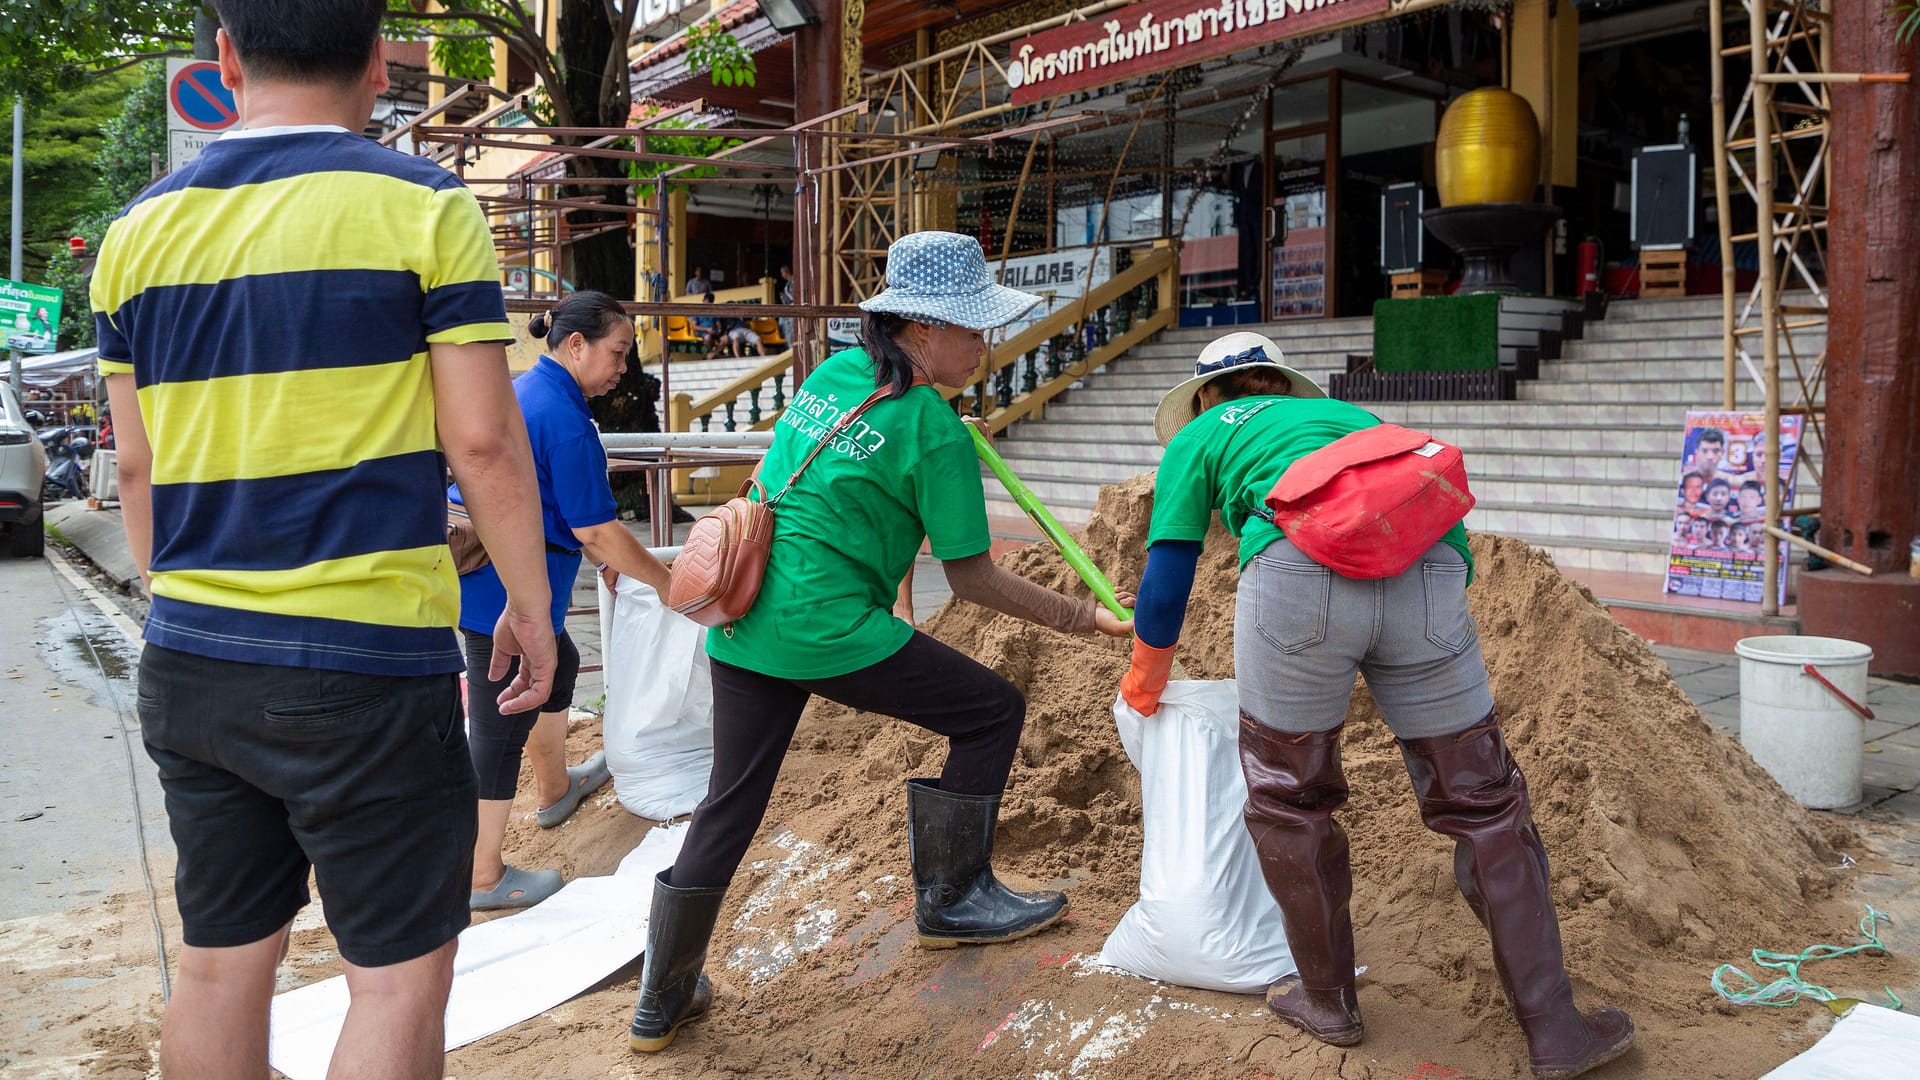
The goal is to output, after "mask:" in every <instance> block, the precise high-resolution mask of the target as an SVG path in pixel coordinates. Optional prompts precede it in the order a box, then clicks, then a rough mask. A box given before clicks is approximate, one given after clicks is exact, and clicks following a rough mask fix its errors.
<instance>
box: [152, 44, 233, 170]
mask: <svg viewBox="0 0 1920 1080" xmlns="http://www.w3.org/2000/svg"><path fill="white" fill-rule="evenodd" d="M239 122H240V108H239V106H238V105H237V104H236V103H235V102H234V100H233V91H231V90H229V89H227V88H226V87H224V86H222V85H220V65H219V64H216V63H214V62H213V61H211V60H168V61H167V168H168V169H169V170H172V169H178V168H180V167H181V166H183V165H185V164H186V163H187V162H189V161H192V160H193V159H194V156H195V155H196V154H198V153H200V148H201V147H203V146H205V145H207V144H208V143H210V142H212V141H213V140H215V139H217V138H219V137H220V133H221V132H223V131H225V130H227V129H228V128H230V127H232V126H234V125H235V124H237V123H239Z"/></svg>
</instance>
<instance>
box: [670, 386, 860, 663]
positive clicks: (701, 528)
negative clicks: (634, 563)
mask: <svg viewBox="0 0 1920 1080" xmlns="http://www.w3.org/2000/svg"><path fill="white" fill-rule="evenodd" d="M891 393H892V388H891V387H885V386H883V387H881V388H880V389H878V390H875V391H874V392H873V394H872V396H870V397H868V398H867V400H865V401H863V402H861V403H860V404H859V405H858V406H856V407H855V408H854V409H853V410H852V411H851V412H848V413H846V414H845V415H843V416H842V417H840V419H839V421H838V422H836V423H835V424H834V425H833V427H832V428H831V429H829V430H828V431H827V434H826V435H825V437H823V438H822V439H821V440H820V442H819V444H818V445H816V446H815V447H814V448H813V452H812V453H810V454H808V455H807V458H806V460H805V461H802V462H801V463H800V467H799V468H797V469H795V470H793V475H792V476H790V477H788V478H787V485H786V486H785V487H783V488H781V489H780V490H779V491H778V492H777V493H776V494H774V495H773V496H772V497H771V498H769V497H768V496H767V489H766V488H765V487H762V486H761V484H760V481H759V480H757V479H751V480H748V481H747V482H746V483H744V484H742V485H740V494H738V495H736V496H734V497H733V498H731V499H728V500H727V502H726V505H724V506H722V507H721V508H720V509H718V510H716V511H714V512H713V513H711V514H708V515H707V516H706V517H703V518H701V519H700V520H699V521H696V522H694V523H693V528H692V529H690V530H689V531H688V532H687V539H686V542H685V543H684V544H682V545H681V547H680V554H679V555H677V556H675V557H674V560H673V571H672V578H671V580H670V582H669V583H668V586H667V606H668V607H671V608H672V609H673V610H675V611H677V612H679V613H680V614H682V615H685V616H686V617H687V618H689V619H692V620H693V621H694V622H697V623H699V624H700V625H702V626H728V625H729V624H731V623H732V622H733V621H734V620H736V619H738V618H740V616H742V615H745V614H746V613H747V611H748V610H749V609H751V608H752V607H753V601H754V598H755V597H757V596H759V595H760V583H761V581H762V580H764V579H765V578H766V576H767V556H768V554H770V552H771V550H772V545H773V508H774V507H775V506H776V505H778V504H779V502H780V500H781V499H783V498H785V497H786V494H787V492H789V491H791V490H793V485H794V482H795V481H797V480H799V479H800V474H801V473H803V472H806V471H807V466H809V465H811V464H813V459H814V458H817V457H819V456H820V452H821V451H822V450H825V449H826V448H827V447H829V446H831V445H832V444H833V441H834V440H835V439H838V438H839V437H840V436H841V434H843V433H844V432H845V431H846V430H847V429H848V428H850V427H852V426H853V422H854V421H855V420H858V419H859V418H860V414H861V413H864V412H866V411H867V409H868V408H870V407H872V406H873V405H875V404H877V403H879V402H880V401H882V400H883V399H885V398H886V397H888V396H889V395H890V394H891ZM753 493H757V494H758V495H759V498H757V499H756V498H753V497H752V494H753Z"/></svg>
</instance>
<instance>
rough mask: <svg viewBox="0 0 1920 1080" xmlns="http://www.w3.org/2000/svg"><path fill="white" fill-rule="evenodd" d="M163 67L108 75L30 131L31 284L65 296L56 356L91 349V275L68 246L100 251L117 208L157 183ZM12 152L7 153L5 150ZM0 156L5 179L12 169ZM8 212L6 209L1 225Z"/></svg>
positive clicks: (0, 213)
mask: <svg viewBox="0 0 1920 1080" xmlns="http://www.w3.org/2000/svg"><path fill="white" fill-rule="evenodd" d="M166 81H167V77H166V65H165V64H162V63H159V62H157V61H153V62H149V63H147V64H146V65H144V68H143V69H141V70H134V71H128V72H119V73H115V74H113V75H108V76H103V77H100V78H97V79H95V80H93V81H92V82H90V83H87V84H85V85H83V86H81V87H80V88H79V89H77V90H75V91H72V92H70V93H69V94H67V95H65V96H63V97H61V98H58V99H55V100H52V101H49V102H46V103H44V104H43V105H42V106H41V108H39V109H38V110H36V111H35V112H34V113H33V114H32V119H31V123H30V124H29V125H28V128H27V148H26V149H27V153H26V174H27V176H26V179H27V205H26V213H25V214H24V215H23V217H24V219H25V220H24V221H23V223H22V224H23V226H24V229H23V231H24V232H25V234H26V252H25V257H24V259H23V260H22V261H23V263H24V264H25V265H24V267H23V271H24V274H25V276H26V278H27V279H28V280H30V281H34V282H37V283H40V284H45V285H51V286H53V287H55V288H57V289H59V290H60V291H61V292H62V293H63V294H64V296H65V299H64V301H63V304H62V307H61V312H60V339H59V340H60V347H61V348H66V349H79V348H85V347H87V346H89V345H92V344H93V342H94V337H93V316H92V314H91V313H90V312H89V310H88V304H87V275H86V274H84V273H82V272H81V269H80V264H79V263H78V262H77V261H76V260H75V259H74V257H73V254H72V252H71V251H70V250H69V249H68V247H67V237H69V236H82V237H85V238H86V240H87V246H88V247H89V248H90V249H97V248H98V246H99V244H100V239H101V237H102V236H104V235H105V234H106V231H107V225H108V224H109V223H110V222H112V220H113V217H114V215H115V214H117V213H119V211H120V208H121V207H123V206H125V205H126V204H127V203H128V202H130V201H132V199H133V197H134V196H135V195H137V194H139V192H140V189H142V188H144V187H146V186H147V184H148V183H150V182H151V180H152V175H153V164H152V161H153V158H152V156H153V155H154V154H159V155H161V156H162V158H163V160H164V157H165V155H166V152H167V106H166V96H165V95H166ZM7 145H9V146H10V145H11V144H10V143H8V144H7ZM10 164H11V163H10V162H7V161H6V159H5V158H4V157H0V171H4V170H5V169H6V168H8V167H10ZM6 212H7V207H6V204H5V202H4V200H0V219H4V215H5V214H6Z"/></svg>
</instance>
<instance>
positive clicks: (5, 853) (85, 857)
mask: <svg viewBox="0 0 1920 1080" xmlns="http://www.w3.org/2000/svg"><path fill="white" fill-rule="evenodd" d="M61 565H62V564H60V563H57V562H56V561H55V560H49V559H8V560H0V730H3V731H4V732H5V735H6V747H7V749H6V753H5V755H4V756H0V920H6V919H13V918H17V917H20V916H23V915H39V914H46V913H51V912H57V911H64V910H68V909H71V908H72V907H74V906H76V905H80V904H85V903H87V902H88V900H89V899H90V898H94V897H100V896H106V895H112V894H115V893H124V892H129V891H135V890H139V891H144V890H145V886H146V882H145V878H146V876H147V875H146V873H145V872H143V871H142V869H141V866H140V862H141V860H140V850H141V847H142V845H143V844H144V846H145V848H146V851H147V855H148V863H149V866H150V868H151V870H152V872H153V873H154V874H168V875H170V874H171V872H172V864H173V854H172V841H171V839H170V838H169V837H168V835H167V831H166V820H165V815H164V807H163V806H162V802H161V794H160V787H159V783H158V780H157V778H156V776H155V772H154V767H153V763H152V762H151V761H150V760H149V759H148V758H147V755H146V753H145V751H144V750H143V749H142V748H141V747H140V745H139V737H140V730H139V718H138V717H137V716H136V715H135V713H134V684H133V674H134V667H135V665H136V663H137V662H138V657H139V652H138V649H137V646H136V644H135V643H134V642H133V641H132V640H130V639H129V638H128V637H127V635H126V633H125V632H124V631H125V629H126V628H128V627H130V626H131V623H130V622H129V621H127V620H126V617H125V616H124V614H121V613H119V612H118V611H103V610H101V609H100V607H99V606H97V603H96V601H97V600H99V599H100V598H101V594H99V593H98V592H95V591H92V590H87V589H84V588H83V587H82V586H81V585H79V584H78V580H79V579H77V578H70V577H68V576H66V575H64V574H62V573H61V572H60V567H61ZM116 616H118V617H116ZM136 823H137V824H136Z"/></svg>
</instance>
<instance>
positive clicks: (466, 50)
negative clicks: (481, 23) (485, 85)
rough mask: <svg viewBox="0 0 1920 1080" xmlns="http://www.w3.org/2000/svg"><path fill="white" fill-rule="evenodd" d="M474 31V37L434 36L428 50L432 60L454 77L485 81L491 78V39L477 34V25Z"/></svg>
mask: <svg viewBox="0 0 1920 1080" xmlns="http://www.w3.org/2000/svg"><path fill="white" fill-rule="evenodd" d="M455 25H458V24H455ZM467 25H469V26H472V24H471V23H469V24H467ZM474 33H475V35H476V36H474V37H446V36H441V37H436V38H434V39H433V44H432V45H430V46H428V51H429V52H430V53H432V55H433V62H434V63H436V64H439V65H440V69H441V70H442V71H445V72H446V73H447V74H449V75H451V76H453V77H454V78H456V79H472V80H473V81H475V82H486V81H488V80H490V79H492V78H493V39H492V38H489V37H485V36H483V35H479V28H478V27H475V28H474Z"/></svg>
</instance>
